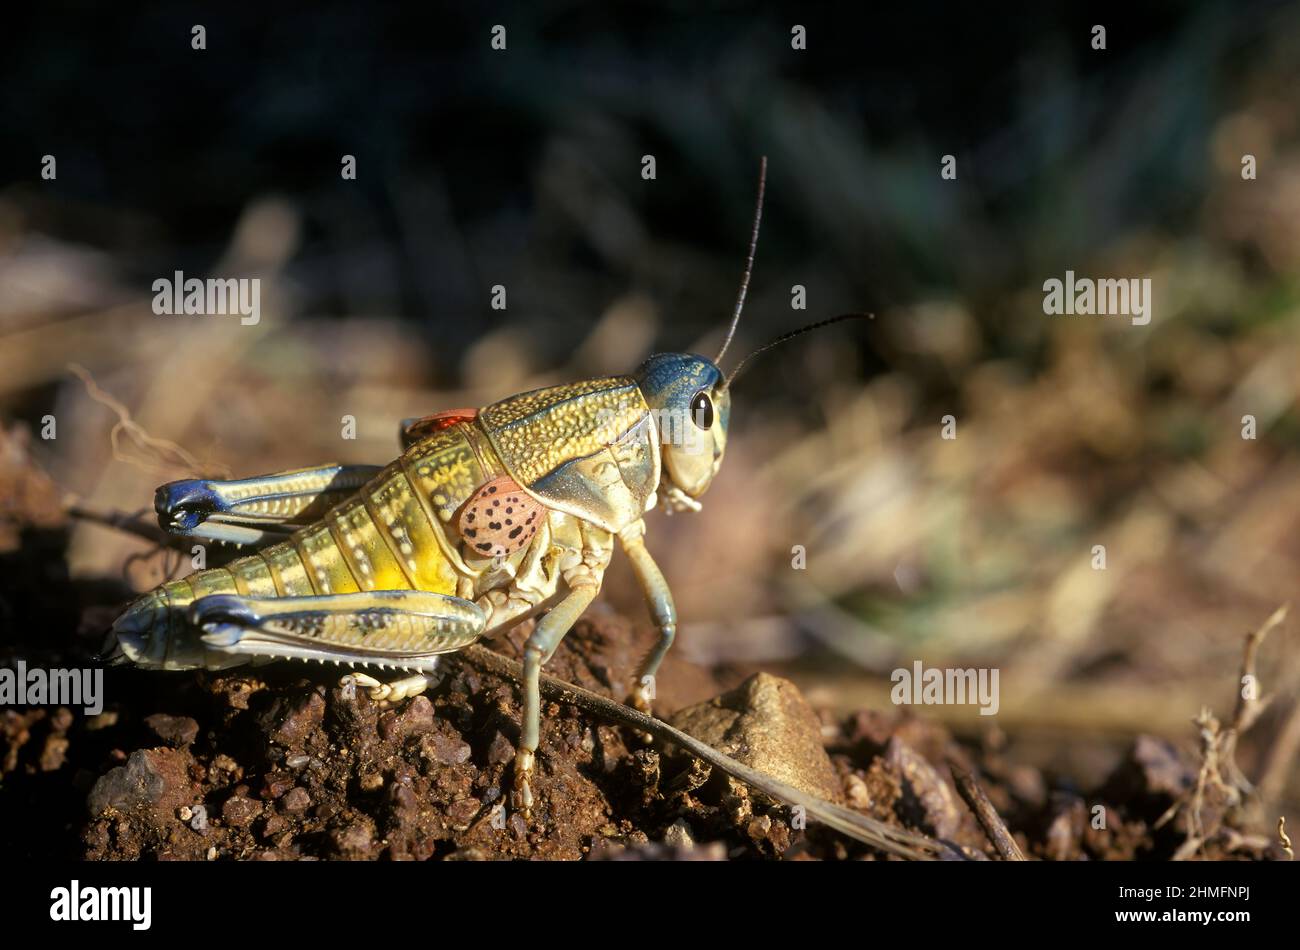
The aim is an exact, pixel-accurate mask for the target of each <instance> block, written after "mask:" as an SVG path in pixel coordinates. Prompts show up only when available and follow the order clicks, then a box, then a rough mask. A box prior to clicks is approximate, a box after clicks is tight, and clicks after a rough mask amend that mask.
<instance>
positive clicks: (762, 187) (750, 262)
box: [713, 155, 767, 366]
mask: <svg viewBox="0 0 1300 950" xmlns="http://www.w3.org/2000/svg"><path fill="white" fill-rule="evenodd" d="M766 190H767V156H766V155H764V156H763V157H762V158H761V159H760V160H759V163H758V200H757V201H756V202H754V231H753V233H752V234H751V235H750V237H749V258H748V259H747V260H746V261H745V274H744V276H743V277H741V278H740V293H739V294H737V295H736V309H735V311H734V312H733V313H732V315H731V326H730V327H728V328H727V338H726V339H725V340H723V341H722V349H720V350H718V355H717V356H716V357H714V359H713V365H714V366H720V365H721V364H722V357H723V356H724V355H725V354H726V352H727V347H729V346H731V338H732V337H733V336H735V335H736V325H737V324H738V323H740V311H742V310H744V309H745V294H746V293H748V292H749V275H750V274H751V273H752V272H753V270H754V252H755V251H756V250H758V225H759V223H760V222H761V221H762V220H763V192H764V191H766Z"/></svg>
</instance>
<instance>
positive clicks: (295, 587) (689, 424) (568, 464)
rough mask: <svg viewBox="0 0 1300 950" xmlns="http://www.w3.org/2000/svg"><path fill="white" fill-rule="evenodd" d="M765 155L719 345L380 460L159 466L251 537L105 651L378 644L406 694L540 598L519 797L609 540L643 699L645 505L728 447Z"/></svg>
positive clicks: (166, 498)
mask: <svg viewBox="0 0 1300 950" xmlns="http://www.w3.org/2000/svg"><path fill="white" fill-rule="evenodd" d="M765 170H766V160H765V161H764V164H763V168H762V170H761V171H760V176H759V191H758V201H757V204H756V208H755V215H754V224H753V231H752V236H751V240H750V247H749V257H748V260H747V262H746V267H745V271H744V277H743V279H742V282H741V287H740V293H739V294H738V297H737V301H736V306H735V310H734V313H733V316H732V321H731V325H730V328H729V330H728V333H727V337H726V340H725V341H724V343H723V346H722V350H721V351H720V352H719V354H718V356H717V357H715V358H714V359H713V360H709V359H706V358H704V357H702V356H695V355H688V354H680V353H667V354H659V355H656V356H652V357H650V358H649V359H648V360H646V361H645V363H643V364H642V365H641V367H640V368H639V369H638V370H637V371H636V372H635V373H634V374H633V375H631V376H615V377H608V378H603V379H591V380H586V381H583V382H579V383H572V384H569V385H562V386H554V387H550V388H547V389H539V390H535V391H533V392H529V393H524V394H522V395H518V396H512V397H510V398H508V399H504V400H502V401H500V402H497V403H493V404H492V405H490V406H486V407H484V408H481V409H456V410H451V411H447V412H440V413H437V414H435V415H432V416H427V417H425V418H422V419H418V420H408V422H407V423H405V424H404V426H403V430H402V438H403V443H404V449H405V451H404V453H403V454H402V456H401V457H400V458H398V459H397V460H396V461H394V462H392V463H390V464H388V465H386V466H383V467H378V466H338V465H326V466H321V467H317V468H310V469H302V470H297V471H292V472H285V473H279V474H274V475H267V476H261V477H254V478H247V479H241V480H234V481H209V480H200V479H190V480H185V481H178V482H171V483H169V484H166V485H163V486H162V487H161V488H159V489H158V492H157V496H156V499H155V507H156V508H157V511H158V515H159V520H160V523H161V524H162V526H163V527H164V528H165V529H166V530H168V531H170V532H172V533H174V534H179V535H183V536H189V537H196V538H203V539H208V540H216V541H221V542H228V543H236V544H248V545H251V546H253V547H254V548H256V550H255V551H254V553H252V554H250V555H248V556H245V557H241V558H239V559H237V560H235V561H232V562H231V563H229V564H227V565H226V566H224V567H215V568H210V569H206V570H200V571H198V572H196V573H193V574H190V575H189V576H187V577H184V578H182V579H180V580H175V581H171V582H169V583H165V584H163V585H162V586H160V587H158V588H156V589H155V590H153V591H151V592H149V593H147V594H145V595H143V596H141V597H140V598H139V599H137V600H136V601H135V602H133V603H132V604H131V605H130V606H129V607H128V608H127V610H126V611H125V612H124V613H123V614H122V615H121V616H120V617H119V618H118V619H117V621H116V622H115V623H114V625H113V628H112V631H111V633H110V643H109V646H108V649H107V655H108V658H109V659H110V661H112V662H118V663H126V662H130V663H135V664H137V665H139V666H142V667H149V668H155V669H171V670H182V669H196V668H203V669H210V670H219V669H226V668H229V667H234V666H239V665H242V664H247V663H253V664H258V663H264V662H269V661H271V660H276V659H282V658H298V659H303V660H318V661H321V662H331V661H332V662H335V663H338V664H343V665H347V666H350V667H358V666H360V667H369V666H375V667H378V668H380V669H391V670H398V671H402V672H404V673H406V674H407V675H405V676H402V677H400V678H397V679H395V680H392V681H389V682H380V681H379V680H377V679H375V678H374V677H372V676H370V675H369V674H367V673H360V672H353V673H351V674H349V676H348V677H345V679H346V680H349V681H350V682H351V683H352V684H354V685H361V686H363V687H365V688H367V689H369V690H370V693H371V696H372V697H373V698H375V699H377V700H384V699H388V700H397V699H402V698H405V697H409V696H414V695H416V694H418V693H420V692H421V691H423V690H425V689H426V688H428V686H429V685H430V684H431V683H433V682H434V680H433V678H432V676H431V674H432V673H433V671H434V670H435V668H436V665H437V662H438V658H439V655H440V654H442V653H448V652H452V651H456V650H459V649H462V648H463V647H465V646H467V645H469V644H471V643H473V642H475V641H476V640H478V639H480V638H483V637H492V636H495V635H497V634H499V633H500V632H502V631H504V630H506V629H508V628H510V627H512V626H514V625H516V624H518V623H520V622H521V621H523V620H525V619H527V618H530V617H534V616H537V615H539V614H544V615H543V616H541V619H540V620H539V621H538V623H537V625H536V628H535V630H534V631H533V632H532V634H531V635H530V636H529V637H528V640H527V643H526V645H525V648H524V657H523V723H522V728H521V735H520V742H519V747H518V750H517V755H516V760H515V771H514V795H513V797H514V801H515V804H516V806H517V807H518V808H520V809H522V810H523V811H524V812H525V814H527V813H528V812H529V811H530V810H531V807H532V804H533V792H532V788H531V787H530V779H531V777H532V774H533V769H534V755H535V752H536V749H537V745H538V733H539V728H540V724H539V710H540V696H539V687H538V680H539V675H540V671H541V668H542V665H543V664H545V663H546V661H547V660H548V659H549V658H550V656H551V655H552V654H553V653H554V652H555V650H556V648H557V647H558V645H559V643H560V640H561V639H562V638H563V637H564V635H565V634H566V633H567V632H568V631H569V629H570V628H571V627H572V626H573V624H574V622H575V621H577V619H578V618H579V616H581V614H582V613H583V611H585V610H586V609H587V607H588V605H589V604H591V602H592V601H593V599H594V598H595V597H596V595H597V593H598V592H599V591H600V587H601V583H602V580H603V577H604V572H605V568H606V566H607V565H608V564H609V561H610V557H611V555H612V553H613V549H614V546H615V543H617V544H618V545H619V546H621V547H622V548H623V550H624V551H625V552H626V554H627V556H628V558H629V559H630V561H631V564H632V568H633V570H634V572H635V574H636V577H637V579H638V581H639V583H640V586H641V588H642V590H643V591H644V593H645V597H646V601H647V603H648V605H649V609H650V614H651V616H652V618H653V620H654V623H655V626H656V627H657V629H658V635H659V639H658V642H657V644H656V646H655V647H654V648H653V649H652V650H651V651H650V652H649V654H648V655H647V656H646V658H645V659H644V661H643V662H642V663H641V665H640V668H639V669H638V671H637V674H636V676H637V678H636V683H635V687H634V689H633V692H632V696H631V703H632V704H633V705H635V706H637V707H638V708H640V709H642V710H645V711H648V710H649V707H650V700H651V698H652V690H653V686H652V684H653V677H654V675H655V673H656V671H657V670H658V669H659V665H660V663H661V662H662V660H663V658H664V655H665V654H666V653H667V651H668V649H669V647H671V645H672V642H673V637H674V634H675V632H676V629H677V616H676V612H675V610H674V607H673V598H672V594H671V592H670V591H669V589H668V585H667V583H666V582H665V581H664V577H663V574H662V573H661V572H660V570H659V568H658V566H657V565H656V564H655V562H654V559H653V558H652V557H651V555H650V553H649V551H647V549H646V546H645V542H644V534H645V522H644V520H643V517H644V515H645V513H646V512H647V511H649V510H650V509H652V508H654V507H655V506H656V504H658V505H660V506H662V507H664V508H666V509H667V510H668V511H670V512H671V511H681V510H688V509H689V510H699V508H700V503H699V501H698V499H699V497H700V496H701V495H703V494H704V492H705V491H706V490H707V489H708V487H709V485H710V483H711V482H712V481H713V478H714V476H715V475H716V474H717V472H718V468H719V466H720V465H721V462H722V457H723V453H724V452H725V450H726V444H727V427H728V423H729V421H730V412H731V394H730V389H729V386H730V383H731V382H732V380H733V379H734V378H735V372H733V373H732V376H731V377H730V378H728V377H726V376H724V375H723V373H722V371H721V370H720V369H719V368H718V364H719V363H720V362H721V360H722V357H723V355H725V353H726V350H727V347H728V345H729V344H730V342H731V338H732V336H733V335H734V333H735V329H736V325H737V323H738V321H739V318H740V313H741V310H742V308H743V305H744V299H745V293H746V290H747V287H748V283H749V276H750V272H751V270H752V266H753V260H754V250H755V247H756V244H757V239H758V230H759V223H760V221H761V217H762V200H763V187H764V180H765ZM848 316H859V315H856V314H851V315H848ZM836 319H843V318H836ZM830 322H834V321H823V322H822V323H820V324H815V325H814V326H822V325H824V324H825V323H830ZM805 329H812V327H807V328H805ZM799 332H803V331H795V332H794V333H789V334H785V335H784V336H783V337H780V338H778V340H777V341H774V343H773V344H769V345H774V344H775V343H776V342H781V341H783V340H785V339H788V338H789V337H791V336H794V335H796V334H797V333H799ZM765 348H766V347H765ZM743 363H744V361H742V363H741V365H743ZM739 368H740V367H739V366H738V367H737V370H739Z"/></svg>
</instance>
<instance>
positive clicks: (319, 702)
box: [261, 691, 325, 749]
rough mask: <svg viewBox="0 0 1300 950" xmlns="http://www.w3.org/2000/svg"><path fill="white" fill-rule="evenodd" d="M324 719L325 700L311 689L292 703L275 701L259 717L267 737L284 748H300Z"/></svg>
mask: <svg viewBox="0 0 1300 950" xmlns="http://www.w3.org/2000/svg"><path fill="white" fill-rule="evenodd" d="M324 719H325V700H324V698H323V697H322V696H321V695H320V694H319V693H317V692H314V691H313V692H310V693H308V694H307V696H306V698H305V699H303V700H302V701H301V702H299V703H297V704H294V705H290V704H288V703H286V702H284V701H282V700H279V701H277V702H276V703H275V704H274V705H272V707H271V709H270V710H268V711H267V712H266V713H265V714H264V715H263V716H262V717H261V724H262V728H263V729H264V730H265V731H266V735H267V738H269V739H270V740H271V741H272V742H274V743H275V744H276V745H280V746H284V747H285V748H286V749H301V748H302V747H303V745H304V744H305V743H306V741H307V738H308V737H309V736H310V735H311V734H312V733H313V732H315V731H316V730H317V729H318V728H319V727H320V724H321V722H322V721H323V720H324Z"/></svg>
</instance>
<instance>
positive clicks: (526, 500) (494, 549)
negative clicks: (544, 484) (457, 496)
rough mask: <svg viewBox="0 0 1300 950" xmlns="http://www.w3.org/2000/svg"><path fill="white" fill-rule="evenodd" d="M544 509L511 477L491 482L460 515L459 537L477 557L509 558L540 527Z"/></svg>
mask: <svg viewBox="0 0 1300 950" xmlns="http://www.w3.org/2000/svg"><path fill="white" fill-rule="evenodd" d="M544 516H545V509H544V508H543V507H542V505H541V504H540V503H539V502H538V501H536V500H535V499H534V498H533V497H532V496H531V495H528V494H527V493H525V492H524V491H523V490H522V489H521V488H520V487H519V483H518V482H516V481H515V480H514V479H513V478H511V477H510V476H509V475H502V476H501V477H500V478H494V479H492V481H490V482H488V483H487V484H486V485H484V486H483V487H482V488H480V489H479V490H478V491H476V492H475V493H474V494H473V495H471V496H470V499H469V501H467V502H465V506H464V507H463V508H462V509H461V512H460V524H459V527H460V535H461V537H462V538H464V539H465V546H466V547H467V548H469V549H470V550H471V551H472V552H473V553H474V554H475V555H476V556H478V557H509V556H510V555H511V554H514V553H515V552H516V551H518V550H519V549H521V548H523V547H524V546H525V545H527V544H528V542H530V541H531V540H532V539H533V535H535V534H537V529H538V528H539V527H541V523H542V518H543V517H544Z"/></svg>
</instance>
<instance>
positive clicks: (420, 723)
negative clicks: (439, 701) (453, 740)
mask: <svg viewBox="0 0 1300 950" xmlns="http://www.w3.org/2000/svg"><path fill="white" fill-rule="evenodd" d="M432 731H433V703H431V702H429V698H428V697H427V696H416V697H415V698H414V699H412V700H411V701H410V702H409V703H407V704H406V706H405V707H404V708H403V709H402V710H401V711H399V712H390V713H385V714H384V715H383V716H382V717H381V718H380V720H379V734H380V735H381V736H383V737H384V738H385V739H405V738H406V737H407V736H416V735H422V734H424V733H426V732H432Z"/></svg>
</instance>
